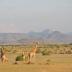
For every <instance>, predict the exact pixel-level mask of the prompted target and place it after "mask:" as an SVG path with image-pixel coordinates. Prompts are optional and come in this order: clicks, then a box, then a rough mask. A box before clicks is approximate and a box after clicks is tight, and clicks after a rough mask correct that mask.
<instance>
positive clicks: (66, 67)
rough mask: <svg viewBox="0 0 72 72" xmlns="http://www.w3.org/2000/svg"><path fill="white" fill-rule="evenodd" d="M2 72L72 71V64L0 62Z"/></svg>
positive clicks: (0, 71)
mask: <svg viewBox="0 0 72 72" xmlns="http://www.w3.org/2000/svg"><path fill="white" fill-rule="evenodd" d="M0 72H72V64H53V65H52V64H50V65H36V64H30V65H27V64H26V65H25V64H20V65H11V64H0Z"/></svg>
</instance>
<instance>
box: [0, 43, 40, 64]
mask: <svg viewBox="0 0 72 72" xmlns="http://www.w3.org/2000/svg"><path fill="white" fill-rule="evenodd" d="M38 44H39V43H38V42H36V43H35V44H34V46H33V47H32V49H31V51H25V52H24V51H23V52H22V56H23V58H24V59H25V58H26V57H28V61H27V63H28V64H30V63H31V61H32V58H34V57H35V56H36V52H37V49H38ZM0 59H1V62H2V63H7V62H8V57H7V56H6V53H5V52H4V50H3V48H1V51H0Z"/></svg>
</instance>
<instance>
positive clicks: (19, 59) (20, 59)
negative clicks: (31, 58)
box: [16, 56, 24, 61]
mask: <svg viewBox="0 0 72 72" xmlns="http://www.w3.org/2000/svg"><path fill="white" fill-rule="evenodd" d="M23 60H24V58H23V56H17V57H16V61H23Z"/></svg>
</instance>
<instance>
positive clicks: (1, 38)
mask: <svg viewBox="0 0 72 72" xmlns="http://www.w3.org/2000/svg"><path fill="white" fill-rule="evenodd" d="M32 41H39V42H41V43H72V33H67V34H65V33H61V32H59V31H50V30H48V29H47V30H44V31H42V32H29V33H0V44H26V43H31V42H32Z"/></svg>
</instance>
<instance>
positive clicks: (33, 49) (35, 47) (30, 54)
mask: <svg viewBox="0 0 72 72" xmlns="http://www.w3.org/2000/svg"><path fill="white" fill-rule="evenodd" d="M37 48H38V42H36V44H35V46H34V47H33V48H32V50H31V51H30V52H29V53H28V57H29V62H28V63H31V60H32V58H33V57H35V55H36V52H37Z"/></svg>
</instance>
